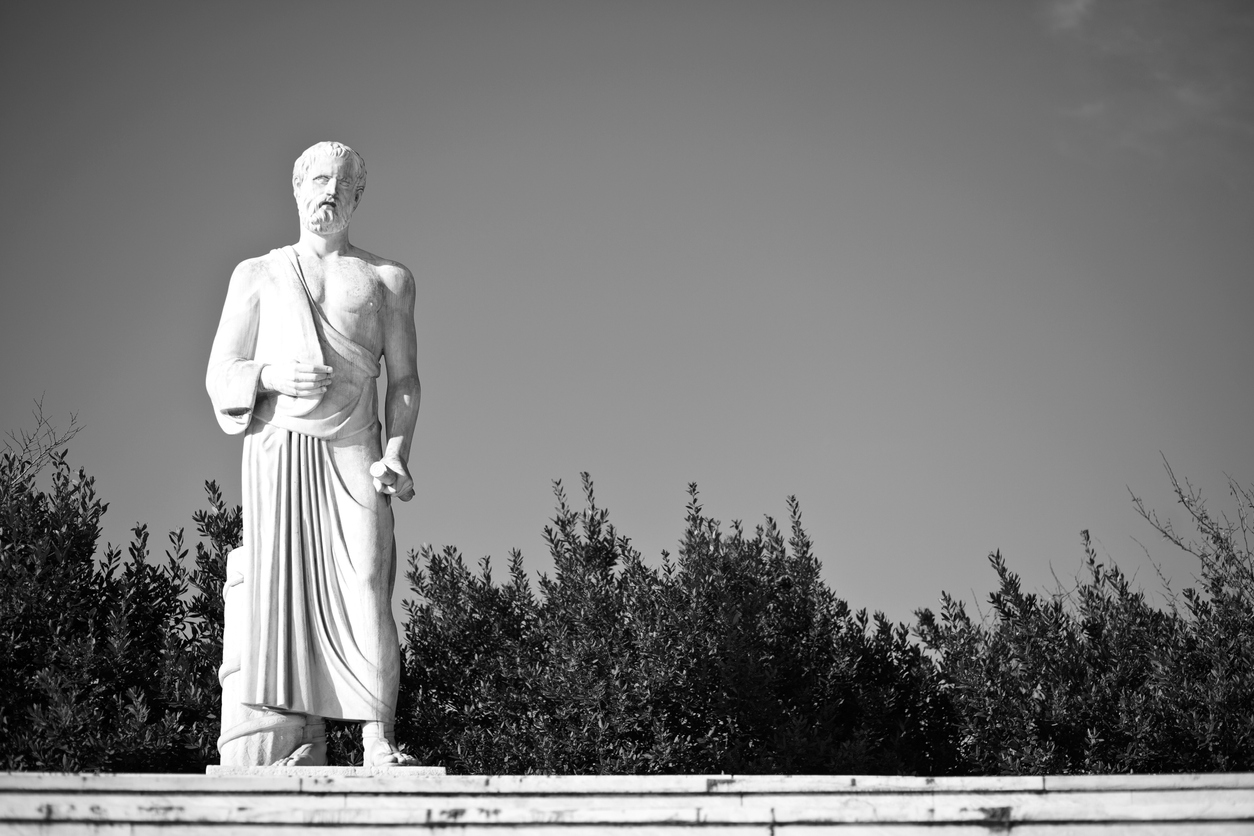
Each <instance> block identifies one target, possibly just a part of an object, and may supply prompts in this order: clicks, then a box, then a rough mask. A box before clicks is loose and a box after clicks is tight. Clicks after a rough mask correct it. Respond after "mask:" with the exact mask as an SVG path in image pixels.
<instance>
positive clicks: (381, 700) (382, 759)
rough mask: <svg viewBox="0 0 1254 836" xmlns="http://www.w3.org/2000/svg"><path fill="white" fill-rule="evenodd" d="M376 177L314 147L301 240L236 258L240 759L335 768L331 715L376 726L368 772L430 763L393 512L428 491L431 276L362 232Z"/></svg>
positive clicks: (365, 729) (229, 652)
mask: <svg viewBox="0 0 1254 836" xmlns="http://www.w3.org/2000/svg"><path fill="white" fill-rule="evenodd" d="M365 183H366V165H365V162H364V161H363V160H362V158H361V156H360V155H359V154H358V153H357V152H356V151H353V150H352V149H351V148H349V147H347V146H345V145H342V144H340V143H338V142H320V143H318V144H317V145H314V146H313V147H312V148H310V149H308V150H307V151H305V153H303V154H301V156H300V158H299V159H298V160H297V161H296V166H295V168H294V170H293V172H292V190H293V192H294V193H295V196H296V206H297V209H298V211H299V214H300V225H301V230H300V240H299V241H297V242H296V244H295V245H292V246H286V247H282V248H280V249H277V250H272V251H271V252H270V253H269V254H268V255H264V256H261V257H260V258H252V259H248V260H247V261H244V262H242V263H241V264H240V265H239V266H238V267H236V268H235V272H234V274H233V275H232V276H231V282H230V286H229V288H228V289H227V293H226V303H225V305H224V306H223V309H222V319H221V321H220V322H219V324H218V331H217V335H216V336H215V337H214V341H213V349H212V352H211V353H210V357H209V369H208V373H207V375H206V387H207V388H208V390H209V396H210V399H211V400H212V402H213V407H214V413H215V415H216V416H217V420H218V423H219V425H220V426H221V427H222V429H223V430H225V431H226V432H227V433H231V434H242V435H243V437H244V463H243V508H244V537H243V545H242V546H241V547H240V548H239V549H237V550H236V551H235V552H233V553H232V554H231V556H230V559H229V560H228V563H227V583H226V589H225V591H224V594H225V597H226V635H225V637H224V648H223V664H222V668H221V669H220V671H219V677H220V679H221V681H222V686H223V700H222V702H223V708H222V736H221V737H220V738H219V740H218V749H219V752H220V753H221V758H222V764H223V766H268V765H277V766H301V765H309V766H321V765H325V764H326V736H325V732H324V724H323V718H327V717H331V718H336V719H344V720H352V721H360V722H361V724H362V737H363V744H364V764H363V765H364V766H367V767H370V766H409V765H413V764H414V759H413V758H412V757H410V756H409V755H406V754H405V753H403V752H401V751H400V750H399V749H398V748H397V745H396V740H395V734H394V731H393V728H394V721H395V715H396V698H397V688H398V683H399V676H400V643H399V640H398V636H397V630H396V622H395V620H394V619H393V617H392V589H393V585H394V583H395V580H396V546H395V541H394V539H393V534H392V505H391V500H392V498H393V497H395V498H397V499H400V500H402V501H407V500H409V499H411V498H412V497H413V495H414V483H413V479H412V478H411V477H410V474H409V470H408V467H407V464H406V462H407V460H408V458H409V448H410V443H411V441H412V440H413V434H414V424H415V422H416V420H417V417H418V404H419V399H420V395H421V389H420V387H419V382H418V370H417V364H416V359H415V353H416V345H415V337H414V278H413V276H412V274H411V273H410V272H409V270H407V269H406V268H405V266H404V265H402V264H398V263H397V262H395V261H388V260H387V259H384V258H380V257H378V256H376V255H373V254H371V253H368V252H366V251H365V250H362V249H359V248H357V247H355V246H353V245H352V244H350V243H349V240H348V227H349V221H350V220H351V218H352V215H353V211H354V210H355V209H356V208H357V205H358V203H359V202H360V201H361V196H362V191H363V190H364V188H365ZM381 358H386V363H387V372H388V374H387V391H386V395H385V398H384V427H383V428H382V439H381V438H380V431H381V428H380V425H379V419H378V403H377V401H378V390H377V378H378V377H379V372H380V360H381Z"/></svg>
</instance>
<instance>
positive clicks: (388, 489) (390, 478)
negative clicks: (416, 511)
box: [370, 459, 414, 502]
mask: <svg viewBox="0 0 1254 836" xmlns="http://www.w3.org/2000/svg"><path fill="white" fill-rule="evenodd" d="M370 476H371V477H372V478H371V482H372V484H373V485H374V489H375V492H376V493H381V494H383V495H384V496H395V497H396V498H397V499H399V500H401V501H402V502H408V501H409V500H411V499H413V498H414V480H413V479H412V478H411V477H410V475H409V473H408V471H407V470H406V468H405V465H404V464H402V463H400V462H389V461H387V460H386V459H380V460H379V461H377V462H375V463H374V464H372V465H370Z"/></svg>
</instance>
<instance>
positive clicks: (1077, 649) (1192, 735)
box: [917, 468, 1254, 774]
mask: <svg viewBox="0 0 1254 836" xmlns="http://www.w3.org/2000/svg"><path fill="white" fill-rule="evenodd" d="M1168 474H1169V475H1170V478H1171V482H1172V485H1173V487H1174V488H1175V491H1176V495H1177V498H1178V500H1179V502H1180V504H1181V506H1182V507H1183V508H1184V509H1185V510H1186V512H1187V513H1188V515H1189V516H1190V518H1191V519H1192V521H1193V523H1194V524H1195V526H1196V527H1197V529H1198V532H1199V533H1200V535H1201V537H1202V540H1201V542H1200V543H1195V542H1191V541H1186V540H1185V539H1183V538H1182V537H1180V536H1178V535H1177V534H1176V532H1175V531H1174V530H1173V529H1172V528H1171V526H1170V524H1166V523H1162V522H1160V521H1159V519H1158V517H1157V516H1156V515H1155V514H1154V513H1153V512H1150V511H1146V510H1145V508H1144V506H1143V504H1142V503H1141V502H1140V500H1137V499H1135V498H1134V503H1135V504H1136V507H1137V509H1138V510H1139V511H1140V512H1141V514H1142V516H1144V517H1145V519H1146V520H1148V521H1149V522H1150V524H1151V525H1153V526H1154V528H1156V529H1157V530H1158V531H1159V532H1160V533H1161V534H1162V535H1163V536H1164V537H1165V538H1166V539H1168V540H1169V541H1170V542H1172V543H1174V544H1175V545H1177V546H1179V547H1180V548H1183V549H1186V550H1188V551H1189V552H1190V553H1192V554H1193V555H1195V556H1196V557H1197V558H1198V560H1199V563H1200V580H1201V589H1200V590H1195V589H1187V590H1185V592H1184V593H1183V597H1184V607H1183V609H1181V608H1180V607H1179V606H1178V601H1176V600H1175V599H1173V606H1172V607H1171V608H1170V609H1169V610H1166V611H1163V610H1159V609H1156V608H1155V607H1153V606H1151V605H1150V604H1149V603H1148V602H1147V601H1146V599H1145V595H1144V594H1143V593H1142V592H1140V591H1138V590H1133V589H1132V588H1131V586H1130V584H1129V582H1128V579H1127V578H1126V577H1125V576H1124V575H1123V573H1122V572H1120V571H1119V569H1118V568H1116V567H1110V568H1107V567H1105V566H1103V565H1102V564H1101V563H1099V562H1098V560H1097V556H1096V554H1095V552H1094V551H1093V549H1092V546H1091V545H1090V543H1089V538H1088V532H1084V534H1083V541H1084V548H1085V552H1086V554H1087V575H1088V576H1087V578H1086V579H1084V580H1081V581H1079V582H1078V583H1077V586H1076V588H1075V589H1074V590H1072V591H1070V592H1061V591H1060V592H1058V593H1056V594H1054V595H1052V596H1047V597H1040V596H1037V595H1032V594H1026V593H1024V592H1023V591H1022V589H1021V588H1020V583H1019V578H1018V577H1017V576H1016V575H1015V574H1014V573H1013V572H1011V571H1010V570H1009V569H1007V567H1006V563H1005V561H1004V560H1003V559H1002V557H1001V555H1000V554H994V555H992V556H991V558H990V560H991V562H992V564H993V568H994V570H995V571H996V572H997V576H998V581H999V588H998V591H997V592H995V593H993V594H992V596H991V598H990V600H991V603H992V607H993V610H992V618H991V621H990V622H986V623H982V624H977V623H974V622H973V621H972V620H971V618H970V617H969V616H968V615H967V613H966V611H965V609H964V608H963V607H962V605H961V604H960V603H957V602H955V601H954V600H953V599H952V598H950V597H949V596H948V595H944V596H943V599H942V607H941V612H940V617H939V619H938V618H937V616H936V615H934V614H933V613H932V612H931V611H930V610H921V611H919V612H918V613H917V617H918V632H919V637H920V639H921V640H922V642H923V644H924V645H925V646H926V647H927V648H928V649H929V650H930V651H932V652H933V653H934V654H935V656H936V658H937V661H938V664H939V666H940V669H941V671H942V673H943V675H944V678H945V682H946V690H947V692H948V694H949V696H950V697H951V699H953V701H954V703H955V705H956V707H957V710H958V717H959V729H960V730H959V736H958V753H957V754H958V758H959V761H960V767H959V768H960V769H962V770H963V771H969V772H975V773H987V774H1021V773H1103V772H1210V771H1232V770H1249V769H1252V768H1254V712H1252V711H1251V710H1250V707H1251V706H1254V597H1252V596H1254V558H1252V557H1251V552H1250V548H1249V534H1250V522H1251V518H1250V516H1249V514H1250V512H1251V511H1254V493H1252V492H1251V491H1250V490H1248V489H1245V488H1242V487H1241V486H1240V485H1238V484H1237V483H1235V482H1232V483H1231V486H1230V487H1231V492H1232V495H1233V497H1234V498H1235V499H1236V501H1237V522H1235V523H1230V522H1228V521H1226V520H1224V521H1221V520H1216V519H1215V518H1214V517H1213V516H1211V515H1210V514H1209V513H1208V512H1207V510H1206V508H1205V505H1204V504H1203V502H1202V500H1201V497H1200V496H1199V495H1198V494H1197V493H1196V492H1195V491H1194V490H1192V489H1191V488H1187V487H1182V486H1181V485H1180V483H1179V482H1178V481H1177V480H1176V478H1175V475H1174V474H1172V473H1171V472H1170V468H1169V469H1168Z"/></svg>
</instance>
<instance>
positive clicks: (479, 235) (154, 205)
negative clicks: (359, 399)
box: [0, 0, 1254, 618]
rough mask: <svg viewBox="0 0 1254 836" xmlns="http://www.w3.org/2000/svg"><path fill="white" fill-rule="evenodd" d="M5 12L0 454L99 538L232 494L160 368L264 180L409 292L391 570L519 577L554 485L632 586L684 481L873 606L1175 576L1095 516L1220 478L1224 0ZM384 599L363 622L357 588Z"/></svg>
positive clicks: (1251, 252) (1243, 391)
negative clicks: (1176, 484) (61, 457)
mask: <svg viewBox="0 0 1254 836" xmlns="http://www.w3.org/2000/svg"><path fill="white" fill-rule="evenodd" d="M347 8H349V7H347V6H345V5H343V4H339V3H319V2H301V3H281V2H267V3H251V2H249V3H184V2H159V3H134V2H127V3H108V4H105V3H57V2H38V3H35V2H10V3H7V4H4V6H3V10H2V11H0V15H2V21H0V22H2V24H3V27H2V28H3V31H4V33H5V45H4V50H3V51H2V52H0V61H2V62H3V73H2V76H0V79H2V80H0V89H2V90H3V96H4V100H3V101H4V107H5V114H6V117H5V119H4V120H3V122H2V124H0V137H2V138H3V139H2V148H3V152H4V153H3V155H0V159H2V160H3V163H2V165H3V182H4V183H5V184H6V186H7V192H8V195H9V199H8V200H6V201H4V202H3V205H0V212H2V213H3V214H2V217H3V224H2V225H0V235H2V236H3V245H4V252H5V256H6V259H5V266H4V287H5V294H4V302H3V304H2V305H0V352H2V353H3V356H4V357H6V358H7V359H8V361H7V363H6V364H5V366H4V369H3V372H0V375H2V377H0V383H2V384H3V391H4V398H3V403H2V404H0V426H2V427H3V428H5V429H13V428H17V427H22V426H29V423H30V422H29V413H30V408H31V405H32V402H33V401H34V400H35V399H36V398H38V397H40V395H41V393H43V394H44V407H45V411H47V412H49V413H50V414H52V415H53V416H55V417H56V418H57V419H58V420H59V421H60V422H61V423H63V424H64V423H65V422H66V420H67V418H68V414H69V413H70V412H77V413H78V415H79V418H80V420H81V422H82V423H83V424H84V425H85V426H86V429H85V430H84V431H83V433H82V434H81V435H80V436H79V438H78V439H77V440H76V442H75V443H74V445H73V447H72V450H71V461H72V462H73V463H74V464H76V465H80V466H83V467H86V468H87V470H88V472H89V473H90V474H92V475H94V476H96V478H97V484H98V487H99V489H100V491H101V493H102V495H103V497H104V498H105V499H106V500H107V501H108V502H109V503H110V506H111V507H110V511H109V513H108V515H107V517H106V527H105V538H106V539H108V540H111V541H112V542H114V543H118V542H122V541H125V540H126V539H127V536H128V535H127V529H128V528H129V527H130V526H131V525H133V524H134V522H135V521H136V520H140V521H144V522H146V523H148V524H149V525H150V527H151V528H152V529H153V531H154V544H155V545H156V546H157V547H158V549H160V548H161V547H162V544H163V542H164V532H165V531H167V530H169V529H170V528H173V527H178V526H188V527H189V528H190V524H191V512H192V511H193V510H194V509H195V508H198V507H201V504H202V497H203V489H202V487H201V486H202V483H203V482H204V480H205V479H209V478H213V479H217V480H218V481H219V482H220V483H221V484H222V485H223V486H224V488H225V490H226V493H227V496H228V497H229V498H230V500H231V501H232V502H238V499H239V455H240V445H239V439H238V438H237V437H234V438H232V437H227V436H225V435H223V434H222V433H221V432H220V431H219V430H218V429H217V426H216V424H215V422H214V420H213V416H212V414H211V410H210V405H209V401H208V398H207V396H206V395H205V393H204V387H203V375H204V366H205V361H206V358H207V355H208V351H209V346H210V342H211V340H212V337H213V330H214V328H215V326H216V324H217V318H218V314H219V312H220V309H221V304H222V300H223V297H224V295H225V292H226V285H227V280H228V277H229V276H230V273H231V270H232V268H233V267H234V265H235V264H236V263H237V262H239V261H240V260H242V259H244V258H247V257H251V256H255V255H260V254H262V253H264V252H266V251H267V250H269V249H271V248H273V247H277V246H281V245H283V244H287V243H291V242H293V241H294V240H295V239H296V236H297V223H296V212H295V207H294V204H293V202H292V197H291V189H290V176H291V165H292V161H293V160H294V159H295V158H296V156H297V155H298V154H299V153H300V152H301V151H302V150H303V149H304V148H306V147H307V146H309V145H311V144H312V143H314V142H316V141H319V140H324V139H336V140H340V141H343V142H346V143H348V144H350V145H352V146H353V147H354V148H356V149H357V150H358V151H360V152H361V153H362V154H363V155H364V156H365V159H366V162H367V165H368V168H369V179H368V182H367V188H366V195H365V198H364V200H363V203H362V206H361V208H360V210H359V211H358V213H357V215H356V216H355V218H354V223H353V240H354V242H355V243H356V244H358V245H359V246H362V247H365V248H366V249H369V250H371V251H374V252H377V253H379V254H381V255H384V256H387V257H389V258H394V259H397V260H400V261H402V262H404V263H406V264H407V265H408V266H409V267H410V268H411V269H412V270H413V272H414V274H415V276H416V278H417V282H418V311H417V323H418V343H419V352H420V354H419V363H420V366H419V368H420V372H421V374H422V380H423V389H424V397H423V411H422V415H421V417H420V418H419V423H418V431H417V433H418V434H417V439H416V441H415V444H414V449H413V456H412V461H411V463H410V464H411V469H412V470H413V472H414V474H415V477H416V479H417V482H418V486H417V497H416V499H415V500H414V501H413V502H412V503H410V504H408V505H403V506H398V528H397V541H398V546H399V548H400V550H401V552H402V554H403V553H404V552H406V551H408V550H409V549H410V548H414V547H417V546H418V545H419V544H420V543H422V542H431V543H434V544H437V545H442V544H453V545H456V546H458V547H460V548H461V549H462V550H463V552H464V553H465V554H466V556H467V558H468V559H470V560H476V559H478V558H479V557H481V556H483V555H485V554H491V555H493V556H494V557H495V558H496V563H497V566H498V567H501V568H502V569H503V564H504V558H505V557H506V554H507V552H508V550H509V549H510V548H511V547H515V546H517V547H519V548H521V549H522V550H523V553H524V555H525V557H526V560H527V565H528V567H529V568H531V569H533V570H536V571H542V570H545V569H547V568H548V567H549V566H550V565H551V564H550V562H549V560H548V557H547V554H546V553H545V550H544V547H543V542H542V539H541V529H542V527H543V525H544V524H545V522H546V520H548V519H549V517H551V515H552V508H553V503H552V496H551V493H550V482H551V480H553V479H556V478H561V479H562V480H563V481H564V482H565V483H566V485H567V487H568V490H569V492H570V493H572V494H574V495H575V497H576V498H577V496H578V490H577V486H578V474H579V472H580V471H582V470H587V471H590V472H591V473H592V475H593V478H594V480H595V482H596V486H597V493H598V498H599V499H600V500H601V502H602V503H603V504H605V505H607V506H608V507H609V508H610V509H611V520H612V521H614V522H615V523H616V524H617V525H618V527H619V529H620V530H621V532H622V533H624V534H626V535H627V536H629V537H631V538H632V540H633V542H634V543H635V545H636V546H637V547H638V548H640V549H641V551H642V552H643V553H644V554H645V555H646V556H647V557H649V558H652V559H656V558H657V557H658V555H659V554H660V552H661V550H662V549H670V550H672V551H674V549H675V547H676V544H677V542H678V540H679V537H680V535H681V533H682V527H683V516H684V504H685V500H686V496H685V487H686V485H687V483H688V482H690V481H696V482H697V483H699V485H700V486H701V489H702V496H703V500H704V504H705V507H706V510H707V511H708V512H709V513H711V514H712V515H713V516H715V517H717V518H719V519H722V520H724V521H725V522H730V521H731V520H733V519H742V520H743V521H744V522H745V523H746V524H747V525H749V526H752V525H753V524H755V523H757V522H759V521H760V520H761V518H762V515H763V514H772V515H774V516H776V517H780V516H783V515H784V514H785V513H786V509H785V506H784V499H785V497H786V496H787V495H789V494H796V495H797V497H798V498H799V499H800V501H801V506H802V510H803V513H804V519H805V521H806V523H807V528H808V530H809V531H810V534H811V536H812V537H813V538H814V540H815V541H816V544H817V550H818V553H819V554H820V556H821V557H822V559H823V562H824V567H825V573H826V577H827V579H828V581H829V582H830V583H831V584H832V586H833V587H834V588H835V590H836V591H837V593H838V594H840V595H841V596H843V597H845V598H846V599H848V600H849V602H850V603H851V604H852V605H853V606H855V607H868V608H870V609H882V610H885V611H887V612H888V613H889V615H891V616H892V617H894V618H905V617H907V616H908V615H909V613H910V611H911V610H913V609H914V608H916V607H920V606H930V605H934V603H935V601H936V599H937V598H938V596H939V594H940V591H941V590H942V589H946V590H949V591H951V592H953V593H955V594H957V595H959V596H960V597H968V598H969V597H970V595H971V593H972V590H974V592H975V594H976V595H977V596H978V597H979V598H981V599H983V598H984V595H985V594H986V592H987V591H988V589H989V588H990V586H991V583H992V580H993V575H992V573H991V571H989V570H988V568H987V564H986V560H985V557H986V555H987V554H988V552H990V551H992V550H994V549H1001V550H1002V552H1003V553H1004V554H1005V555H1006V556H1007V558H1008V560H1009V562H1010V565H1011V566H1012V567H1013V568H1014V569H1015V570H1016V571H1019V572H1021V573H1022V574H1023V575H1024V576H1025V580H1026V582H1027V584H1028V585H1029V587H1042V586H1046V585H1049V584H1052V580H1051V576H1050V566H1051V564H1052V566H1053V568H1054V570H1055V571H1056V572H1057V573H1058V574H1059V575H1060V576H1067V575H1070V574H1073V573H1074V572H1075V571H1076V570H1077V569H1078V568H1079V565H1080V561H1081V559H1082V552H1081V549H1080V546H1079V532H1080V530H1081V529H1090V530H1091V531H1092V533H1093V536H1094V537H1095V538H1096V540H1097V541H1098V544H1099V553H1101V554H1103V555H1107V556H1109V557H1111V558H1113V559H1115V560H1116V561H1117V562H1119V563H1120V565H1122V566H1123V567H1124V568H1125V569H1126V570H1127V571H1129V572H1134V573H1137V575H1138V578H1139V579H1140V580H1141V581H1142V582H1143V583H1144V584H1145V585H1146V586H1147V587H1148V588H1151V589H1156V588H1157V585H1158V584H1157V581H1156V579H1155V578H1154V574H1153V569H1152V567H1151V566H1150V564H1149V563H1148V561H1147V560H1146V558H1145V556H1144V554H1143V553H1142V551H1141V549H1140V547H1139V546H1138V545H1137V543H1136V542H1135V541H1134V540H1133V538H1134V537H1135V538H1137V539H1139V540H1141V541H1142V542H1144V543H1145V544H1146V545H1147V546H1149V547H1150V550H1151V553H1152V554H1153V556H1154V557H1155V559H1157V560H1160V561H1162V562H1163V564H1164V568H1165V570H1166V571H1167V572H1168V574H1169V575H1171V576H1172V577H1173V578H1175V579H1176V581H1177V586H1183V585H1184V584H1185V583H1187V582H1188V580H1189V578H1190V577H1191V574H1192V572H1193V571H1194V570H1195V567H1194V566H1193V565H1192V564H1191V563H1190V562H1189V561H1187V560H1185V559H1183V558H1181V557H1180V556H1178V555H1176V554H1174V553H1172V552H1171V551H1169V550H1167V549H1166V548H1165V546H1163V545H1160V544H1158V543H1157V542H1155V540H1154V538H1153V536H1152V531H1150V530H1149V528H1148V527H1147V526H1146V525H1145V524H1143V523H1142V522H1140V521H1139V519H1138V518H1137V517H1136V515H1135V513H1134V512H1133V510H1132V507H1131V503H1130V501H1129V496H1128V489H1129V488H1130V489H1131V490H1132V491H1135V492H1136V493H1137V494H1139V495H1141V496H1143V497H1145V498H1146V500H1147V501H1148V502H1149V503H1150V504H1151V505H1153V506H1155V507H1157V508H1159V509H1160V510H1163V511H1172V503H1171V496H1170V493H1169V488H1168V484H1167V480H1166V477H1165V475H1164V473H1163V470H1162V461H1161V459H1160V453H1161V454H1162V455H1164V456H1166V457H1167V459H1168V460H1170V462H1171V464H1172V466H1173V467H1174V468H1175V470H1176V472H1177V473H1178V474H1180V475H1182V476H1186V477H1188V478H1189V479H1191V480H1192V481H1193V482H1194V483H1195V484H1197V485H1198V486H1199V487H1201V488H1202V489H1203V490H1204V491H1205V492H1206V494H1207V495H1208V497H1209V498H1210V499H1211V501H1212V502H1213V503H1214V505H1215V506H1216V508H1224V507H1229V504H1228V502H1227V497H1226V496H1225V494H1224V491H1225V487H1226V477H1225V474H1230V475H1232V476H1234V477H1236V478H1238V479H1240V480H1242V481H1244V482H1250V481H1254V445H1252V444H1251V423H1252V419H1254V385H1252V384H1254V380H1252V375H1251V358H1252V357H1254V328H1252V327H1251V325H1250V323H1251V313H1254V286H1252V282H1251V264H1254V234H1251V233H1252V232H1254V229H1252V227H1254V92H1252V90H1251V84H1252V83H1254V57H1252V56H1254V28H1252V26H1254V24H1252V16H1254V7H1250V6H1249V5H1248V4H1247V3H1243V2H1213V1H1211V0H1195V2H1190V3H1187V4H1183V3H1173V2H1168V0H1064V1H1063V2H1037V3H1029V2H1023V3H995V2H959V1H958V0H950V1H949V2H945V3H936V2H926V1H925V0H918V1H917V2H905V1H904V0H877V2H871V0H866V2H834V1H833V2H787V1H786V0H771V2H758V3H742V2H730V0H711V2H684V0H667V1H666V2H612V3H611V2H591V1H588V0H584V1H583V2H569V3H553V2H525V1H524V2H494V3H484V2H473V0H470V1H468V0H457V2H447V3H418V2H413V3H408V2H396V3H382V2H364V3H356V4H353V5H352V7H351V8H352V15H351V16H347V15H346V13H345V10H346V9H347ZM398 597H400V594H398Z"/></svg>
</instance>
